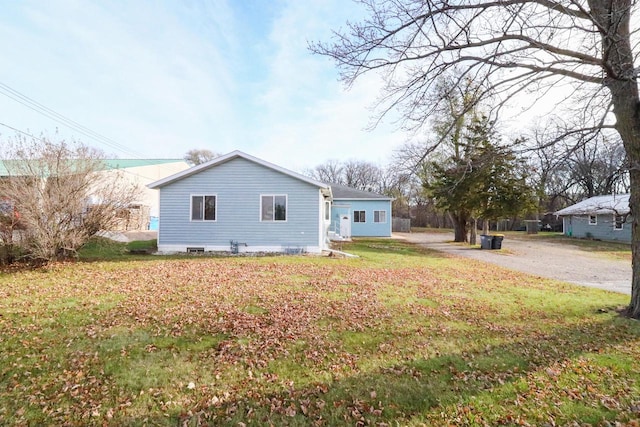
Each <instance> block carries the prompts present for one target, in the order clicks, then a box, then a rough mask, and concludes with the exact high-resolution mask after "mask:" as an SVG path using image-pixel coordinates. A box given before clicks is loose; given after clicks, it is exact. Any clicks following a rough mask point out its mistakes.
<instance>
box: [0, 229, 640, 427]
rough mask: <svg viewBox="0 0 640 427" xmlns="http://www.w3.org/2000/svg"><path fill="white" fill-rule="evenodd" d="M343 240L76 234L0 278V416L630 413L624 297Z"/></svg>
mask: <svg viewBox="0 0 640 427" xmlns="http://www.w3.org/2000/svg"><path fill="white" fill-rule="evenodd" d="M150 244H153V243H144V244H143V245H150ZM134 247H138V246H135V245H134ZM145 248H147V246H143V247H142V248H141V249H145ZM344 250H346V251H348V252H352V253H355V254H357V255H359V258H349V259H335V258H321V257H308V256H293V257H261V258H253V257H252V258H249V257H247V258H238V257H233V258H224V257H207V256H204V257H173V258H166V257H148V256H142V255H139V256H132V255H130V254H129V253H128V250H127V246H126V245H123V244H111V243H105V242H93V243H92V245H90V246H88V247H85V248H84V249H83V251H85V256H86V257H85V258H84V259H85V260H87V262H82V263H71V264H52V265H49V266H48V267H46V268H43V269H40V270H34V271H18V272H14V273H5V274H2V275H0V425H114V426H121V425H167V426H175V425H193V426H196V425H230V426H235V425H238V423H244V424H246V425H257V426H261V425H269V424H273V425H305V426H306V425H327V426H333V425H368V424H370V425H409V426H422V425H433V426H442V425H468V426H485V425H545V424H547V425H584V424H585V423H589V424H591V425H594V426H595V425H620V426H624V425H632V424H629V423H630V422H631V421H632V420H634V419H637V418H638V417H640V411H639V410H638V405H639V404H640V401H639V398H638V396H640V365H639V364H638V363H637V361H638V360H639V359H640V325H639V324H638V322H636V321H632V320H628V319H625V318H622V317H620V316H618V314H617V312H616V309H617V308H618V307H620V306H623V305H624V304H626V303H627V300H628V297H627V296H624V295H619V294H615V293H609V292H604V291H599V290H594V289H589V288H581V287H575V286H571V285H568V284H564V283H559V282H555V281H551V280H543V281H541V280H540V279H539V278H535V277H531V276H526V275H523V274H518V273H515V272H513V271H507V270H502V269H499V268H497V267H495V266H489V265H485V264H482V263H479V262H476V261H470V260H466V259H457V258H448V257H442V256H440V254H438V253H437V252H432V251H429V250H426V249H421V248H419V247H417V246H412V245H410V244H407V243H404V242H400V241H394V240H391V239H358V240H356V241H355V242H353V243H351V244H348V245H345V247H344ZM101 254H102V256H101ZM90 260H94V261H90ZM576 423H577V424H576ZM616 423H618V424H616Z"/></svg>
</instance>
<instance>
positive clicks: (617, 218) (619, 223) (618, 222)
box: [613, 215, 624, 230]
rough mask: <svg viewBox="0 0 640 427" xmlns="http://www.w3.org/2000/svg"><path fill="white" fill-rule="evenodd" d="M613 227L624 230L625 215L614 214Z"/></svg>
mask: <svg viewBox="0 0 640 427" xmlns="http://www.w3.org/2000/svg"><path fill="white" fill-rule="evenodd" d="M613 221H614V222H613V229H614V230H622V229H623V228H624V215H614V217H613Z"/></svg>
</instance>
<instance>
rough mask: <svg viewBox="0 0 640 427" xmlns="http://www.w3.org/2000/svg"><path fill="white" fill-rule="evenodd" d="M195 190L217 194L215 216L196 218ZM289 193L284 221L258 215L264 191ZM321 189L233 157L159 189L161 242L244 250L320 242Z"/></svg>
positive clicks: (159, 238) (312, 244)
mask: <svg viewBox="0 0 640 427" xmlns="http://www.w3.org/2000/svg"><path fill="white" fill-rule="evenodd" d="M192 194H206V195H210V194H211V195H216V196H217V207H216V221H215V222H192V221H191V220H190V219H191V217H190V210H189V209H190V198H191V195H192ZM261 194H286V195H287V220H286V222H261V221H260V195H261ZM321 206H322V205H321V204H320V189H319V188H318V187H316V186H314V185H312V184H309V183H306V182H303V181H300V180H298V179H295V178H293V177H291V176H288V175H285V174H283V173H280V172H278V171H275V170H273V169H270V168H267V167H264V166H262V165H259V164H256V163H253V162H251V161H248V160H246V159H243V158H235V159H232V160H230V161H228V162H226V163H222V164H219V165H216V166H214V167H212V168H210V169H206V170H203V171H201V172H199V173H197V174H194V175H191V176H188V177H185V178H183V179H181V180H179V181H176V182H174V183H171V184H169V185H166V186H164V187H162V188H161V189H160V227H159V235H158V244H159V245H165V246H166V245H184V246H188V247H203V246H204V247H206V246H218V247H220V248H228V247H229V242H230V241H231V240H235V241H238V242H241V243H246V244H247V245H248V247H247V248H246V250H248V251H251V248H252V247H254V248H255V247H261V246H262V247H265V246H284V247H287V246H303V247H307V246H316V247H317V246H319V242H320V236H319V233H320V231H319V230H320V223H319V222H320V218H321V216H320V213H321V211H320V209H321ZM243 249H244V247H241V250H243Z"/></svg>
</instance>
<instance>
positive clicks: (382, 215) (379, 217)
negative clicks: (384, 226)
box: [373, 211, 387, 222]
mask: <svg viewBox="0 0 640 427" xmlns="http://www.w3.org/2000/svg"><path fill="white" fill-rule="evenodd" d="M373 222H387V211H373Z"/></svg>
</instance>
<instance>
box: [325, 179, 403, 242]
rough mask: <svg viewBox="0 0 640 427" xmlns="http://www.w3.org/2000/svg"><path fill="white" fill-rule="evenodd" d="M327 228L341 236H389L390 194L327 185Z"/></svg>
mask: <svg viewBox="0 0 640 427" xmlns="http://www.w3.org/2000/svg"><path fill="white" fill-rule="evenodd" d="M331 192H332V194H333V205H332V206H331V232H332V233H335V234H336V235H339V236H341V237H345V238H349V237H352V236H353V237H365V236H366V237H390V236H391V224H392V221H391V202H392V201H393V198H391V197H387V196H383V195H381V194H376V193H371V192H369V191H362V190H356V189H354V188H351V187H345V186H343V185H336V184H332V185H331Z"/></svg>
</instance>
